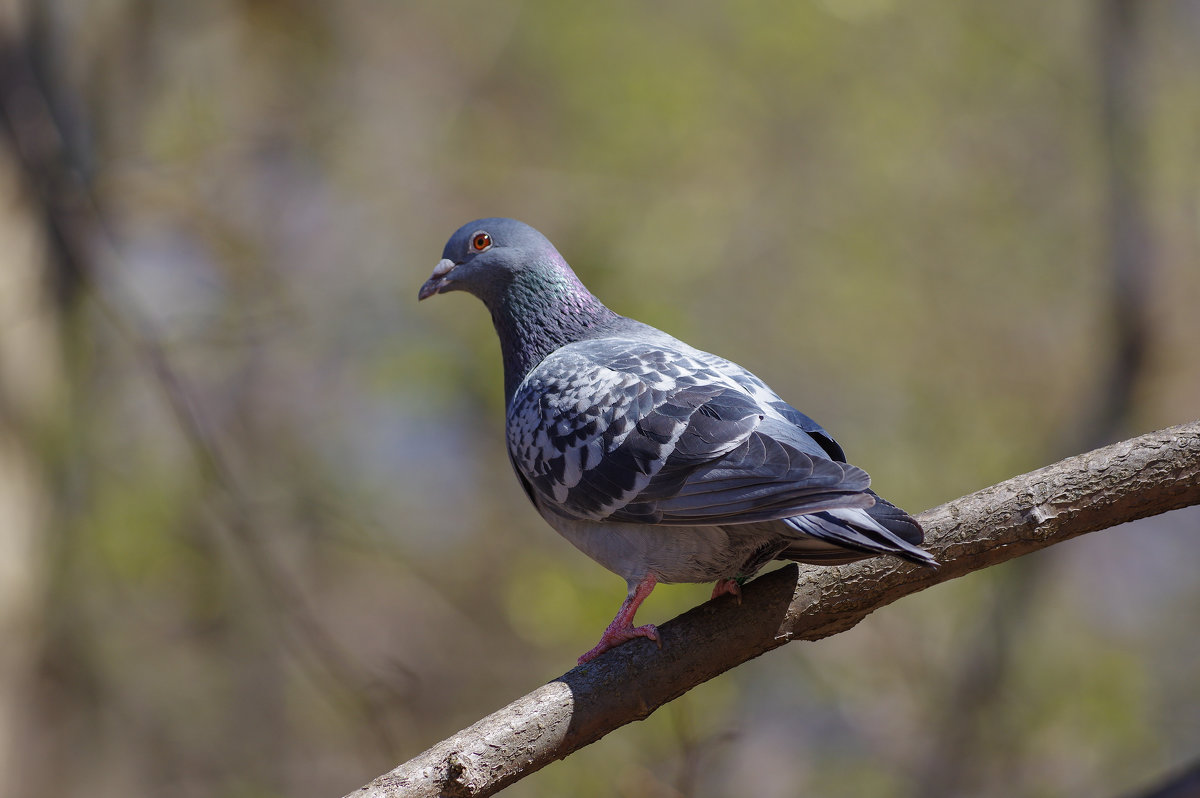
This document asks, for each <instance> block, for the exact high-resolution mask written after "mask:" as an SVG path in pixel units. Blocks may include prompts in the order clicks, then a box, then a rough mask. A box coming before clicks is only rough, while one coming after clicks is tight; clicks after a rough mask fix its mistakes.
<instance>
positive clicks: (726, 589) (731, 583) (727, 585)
mask: <svg viewBox="0 0 1200 798" xmlns="http://www.w3.org/2000/svg"><path fill="white" fill-rule="evenodd" d="M726 593H728V594H729V595H731V596H733V597H734V599H736V600H737V603H738V604H739V605H740V604H741V603H742V586H741V585H739V584H738V583H737V580H736V579H721V580H719V581H718V582H717V583H716V584H715V585H713V592H712V597H711V598H710V599H709V600H710V601H711V600H712V599H715V598H716V597H717V596H724V595H725V594H726Z"/></svg>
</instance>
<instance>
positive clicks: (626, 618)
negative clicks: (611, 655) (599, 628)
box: [579, 574, 662, 665]
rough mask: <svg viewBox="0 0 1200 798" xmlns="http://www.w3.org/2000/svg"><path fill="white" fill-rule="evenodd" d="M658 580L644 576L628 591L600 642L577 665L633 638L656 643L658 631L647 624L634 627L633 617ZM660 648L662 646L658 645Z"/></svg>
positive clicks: (652, 575)
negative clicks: (645, 638) (646, 639)
mask: <svg viewBox="0 0 1200 798" xmlns="http://www.w3.org/2000/svg"><path fill="white" fill-rule="evenodd" d="M657 583H658V580H657V579H655V578H654V574H646V576H645V577H643V578H642V581H640V582H638V583H637V586H636V587H634V588H633V589H632V590H630V591H629V595H628V596H626V597H625V601H624V602H623V603H622V604H621V609H619V610H617V617H616V618H613V621H612V623H610V624H609V625H608V628H607V629H605V630H604V634H603V635H601V636H600V642H599V643H597V644H596V647H595V648H593V649H592V650H591V651H588V652H587V653H586V654H584V655H583V656H581V657H580V658H579V664H580V665H582V664H583V663H585V662H591V661H592V660H594V659H595V658H596V657H598V656H600V655H601V654H603V653H604V652H605V651H608V650H609V649H610V648H613V647H615V646H619V645H621V644H622V643H625V642H627V641H629V640H633V639H634V638H635V637H648V638H650V639H651V640H653V641H654V642H655V643H658V629H656V628H655V626H654V624H652V623H648V624H646V625H645V626H634V625H633V616H634V613H636V612H637V610H638V607H640V606H642V602H643V601H645V600H646V596H649V595H650V591H651V590H653V589H654V586H655V585H656V584H657ZM659 645H660V646H661V645H662V644H661V643H659Z"/></svg>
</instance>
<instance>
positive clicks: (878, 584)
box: [347, 421, 1200, 798]
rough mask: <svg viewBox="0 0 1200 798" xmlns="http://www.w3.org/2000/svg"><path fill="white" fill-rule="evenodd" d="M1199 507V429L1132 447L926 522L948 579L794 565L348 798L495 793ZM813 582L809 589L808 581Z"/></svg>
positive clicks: (1079, 461)
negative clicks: (933, 594)
mask: <svg viewBox="0 0 1200 798" xmlns="http://www.w3.org/2000/svg"><path fill="white" fill-rule="evenodd" d="M1194 504H1200V421H1196V422H1192V423H1190V424H1183V425H1181V426H1177V427H1171V428H1169V429H1165V430H1161V431H1159V432H1154V433H1150V434H1149V435H1142V436H1141V437H1138V438H1133V439H1131V440H1127V441H1122V442H1121V443H1116V444H1113V445H1112V446H1107V447H1105V448H1102V449H1097V450H1095V451H1092V452H1088V453H1086V454H1081V455H1077V456H1075V457H1070V458H1067V459H1066V460H1063V461H1061V462H1058V463H1055V464H1054V465H1050V466H1046V467H1045V468H1041V469H1038V470H1037V471H1033V472H1030V473H1028V474H1024V475H1022V476H1019V477H1014V478H1013V479H1010V480H1007V481H1005V482H1001V483H999V484H998V485H993V486H992V487H990V488H985V489H984V490H981V491H977V492H976V493H972V494H970V495H968V496H964V497H962V498H960V499H956V500H954V501H952V502H949V503H947V504H943V505H942V506H940V507H936V508H934V509H932V510H928V511H926V512H924V513H922V514H921V516H920V521H921V523H922V524H923V525H924V527H925V530H926V548H928V549H929V551H930V552H931V553H933V555H934V556H935V557H937V559H938V560H939V561H940V562H941V563H942V567H941V568H938V569H937V570H931V569H927V568H921V567H919V566H913V565H909V564H907V563H898V562H895V561H892V560H888V559H874V560H865V561H862V562H858V563H855V564H853V565H848V566H840V567H836V568H806V569H805V570H803V571H801V570H800V569H799V568H798V567H797V566H795V565H790V566H788V567H785V568H781V569H779V570H777V571H772V572H770V573H768V574H766V575H764V576H762V577H760V578H758V579H756V580H754V581H753V582H751V583H750V584H748V585H747V586H746V587H745V588H744V590H743V596H742V603H741V605H740V606H739V605H738V604H736V603H735V602H734V601H733V600H732V599H731V598H727V597H722V598H720V599H717V600H715V601H710V602H707V603H705V604H702V605H701V606H699V607H696V608H695V609H693V610H690V611H688V612H686V613H684V614H683V615H681V616H679V617H678V618H675V619H674V620H672V621H670V622H668V623H666V624H663V625H662V626H660V627H659V634H660V635H661V637H662V649H661V650H659V649H657V648H655V646H654V645H653V644H652V643H651V642H650V641H647V640H637V641H634V642H631V643H627V644H625V645H622V646H620V647H618V648H616V649H614V650H612V651H609V652H608V653H606V654H605V655H603V656H601V657H600V658H599V659H597V660H595V661H593V662H591V663H588V664H586V665H581V666H579V667H576V668H573V669H571V670H570V671H568V672H567V673H565V674H564V675H563V676H561V677H559V678H558V679H555V680H554V681H552V682H550V683H549V684H545V685H543V686H541V687H539V688H538V689H536V690H534V691H533V692H532V693H530V694H528V695H526V696H524V697H522V698H519V699H517V700H516V701H514V702H513V703H511V704H509V705H508V706H506V707H504V708H503V709H501V710H499V711H498V712H495V713H493V714H491V715H489V716H488V717H486V718H484V719H482V720H480V721H479V722H477V723H475V724H474V725H473V726H470V727H469V728H467V729H464V730H462V731H460V732H459V733H457V734H455V735H453V736H452V737H450V738H448V739H446V740H444V741H442V742H440V743H438V744H437V745H435V746H433V747H432V748H430V749H429V750H428V751H425V752H424V753H422V754H420V755H418V756H416V757H414V758H413V759H411V760H410V761H408V762H406V763H404V764H402V765H400V766H398V767H397V768H395V769H394V770H392V771H391V772H389V773H386V774H384V775H382V776H380V777H379V778H377V779H375V780H374V781H372V782H371V783H370V784H368V785H366V786H364V787H362V788H360V789H359V790H356V791H355V792H353V793H351V794H350V796H347V798H413V797H415V796H453V797H455V798H457V797H458V796H486V795H493V794H494V793H496V792H497V791H499V790H501V789H503V788H504V787H506V786H508V785H509V784H512V783H513V782H515V781H518V780H519V779H521V778H523V777H525V776H527V775H529V774H530V773H533V772H534V771H536V770H538V769H540V768H542V767H544V766H545V765H548V764H549V763H551V762H553V761H555V760H558V759H562V758H563V757H565V756H567V755H568V754H570V753H571V752H573V751H575V750H577V749H579V748H582V747H583V746H585V745H588V744H589V743H593V742H595V741H596V740H599V739H600V738H601V737H603V736H604V735H606V734H608V733H609V732H611V731H613V730H614V729H617V728H619V727H621V726H623V725H625V724H627V723H630V722H632V721H635V720H641V719H643V718H645V717H647V716H648V715H650V713H652V712H653V711H654V710H656V709H658V708H659V707H660V706H662V705H663V704H665V703H667V702H669V701H671V700H673V699H675V698H678V697H679V696H681V695H683V694H684V693H685V692H687V691H688V690H690V689H691V688H693V687H695V686H696V685H698V684H701V683H702V682H705V681H707V680H709V679H711V678H713V677H714V676H717V675H719V674H721V673H723V672H725V671H727V670H729V669H731V668H734V667H736V666H737V665H740V664H741V663H743V662H745V661H747V660H749V659H752V658H754V657H757V656H758V655H760V654H763V653H765V652H767V651H770V650H771V649H774V648H778V647H779V646H781V645H783V644H784V643H787V642H790V641H792V640H818V639H820V638H822V637H828V636H830V635H834V634H837V633H838V632H842V631H845V630H846V629H849V628H850V627H852V626H854V625H855V624H857V623H858V622H859V621H861V620H862V619H863V618H865V617H866V616H867V615H869V614H870V613H871V612H873V611H874V610H876V609H879V608H880V607H883V606H885V605H887V604H890V603H892V602H893V601H895V600H896V599H898V598H902V597H903V596H907V595H909V594H910V593H915V592H917V591H919V590H924V589H926V588H929V587H933V586H934V585H937V584H940V583H942V582H946V581H948V580H950V579H954V578H956V577H959V576H964V575H966V574H969V573H972V572H973V571H978V570H980V569H982V568H986V567H988V566H991V565H996V564H998V563H1002V562H1006V561H1007V560H1011V559H1013V558H1015V557H1019V556H1021V555H1022V554H1028V553H1030V552H1033V551H1037V550H1038V549H1042V548H1046V547H1047V546H1051V545H1054V544H1056V543H1061V542H1062V541H1065V540H1070V539H1071V538H1074V537H1078V536H1079V535H1083V534H1085V533H1088V532H1095V531H1097V530H1101V529H1107V528H1109V527H1112V526H1116V525H1117V524H1121V523H1125V522H1127V521H1135V520H1137V519H1140V518H1147V517H1149V516H1152V515H1157V514H1159V513H1163V512H1167V511H1168V510H1175V509H1179V508H1182V507H1188V506H1191V505H1194ZM801 574H803V577H804V578H803V579H801V578H800V577H801Z"/></svg>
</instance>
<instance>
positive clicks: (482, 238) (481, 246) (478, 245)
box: [471, 232, 492, 252]
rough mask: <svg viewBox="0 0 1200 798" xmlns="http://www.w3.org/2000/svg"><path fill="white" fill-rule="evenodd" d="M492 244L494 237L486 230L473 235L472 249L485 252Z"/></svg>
mask: <svg viewBox="0 0 1200 798" xmlns="http://www.w3.org/2000/svg"><path fill="white" fill-rule="evenodd" d="M491 246H492V237H491V236H490V235H488V234H487V233H484V232H478V233H476V234H475V235H473V236H471V249H473V250H475V251H476V252H483V251H484V250H485V249H490V248H491Z"/></svg>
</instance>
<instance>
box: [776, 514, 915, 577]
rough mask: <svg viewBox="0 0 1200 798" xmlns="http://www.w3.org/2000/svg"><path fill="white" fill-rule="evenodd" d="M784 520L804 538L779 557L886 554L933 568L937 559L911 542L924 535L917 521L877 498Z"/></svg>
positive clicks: (838, 558)
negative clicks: (871, 503) (858, 505)
mask: <svg viewBox="0 0 1200 798" xmlns="http://www.w3.org/2000/svg"><path fill="white" fill-rule="evenodd" d="M876 507H879V508H880V509H879V510H876ZM873 511H874V512H873ZM784 523H785V524H787V525H788V526H790V527H791V528H792V529H794V530H796V531H797V532H800V533H802V534H803V535H804V536H805V537H806V538H807V539H799V540H797V541H796V542H795V543H793V544H792V545H790V546H788V548H786V549H784V551H783V552H782V553H781V554H780V555H779V556H780V557H781V558H785V559H790V560H797V561H800V562H812V563H818V564H824V565H831V564H836V563H843V562H854V561H855V560H861V559H864V558H866V557H874V556H877V555H880V554H890V555H893V556H896V557H900V558H902V559H905V560H908V561H909V562H913V563H917V564H918V565H926V566H931V567H935V568H936V567H937V560H935V559H933V557H931V556H930V555H929V553H928V552H926V551H923V550H922V549H919V548H917V547H916V545H914V544H917V543H920V542H921V541H922V539H923V538H924V533H923V532H922V530H921V526H920V524H918V523H917V522H916V521H915V520H914V519H913V518H912V517H911V516H909V515H908V514H907V513H905V512H904V511H903V510H901V509H899V508H898V507H896V506H895V505H893V504H891V503H890V502H887V501H885V500H883V499H880V498H878V497H876V504H875V505H874V506H872V507H869V508H867V509H865V510H859V509H847V510H826V511H823V512H819V513H809V514H805V515H797V516H794V517H792V518H788V519H786V520H785V521H784Z"/></svg>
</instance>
